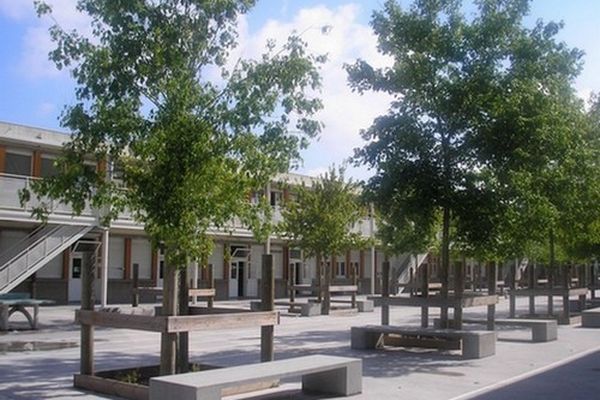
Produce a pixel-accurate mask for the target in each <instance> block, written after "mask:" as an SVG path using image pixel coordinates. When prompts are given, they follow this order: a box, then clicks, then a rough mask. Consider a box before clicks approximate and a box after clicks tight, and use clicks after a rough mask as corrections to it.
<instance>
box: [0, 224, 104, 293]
mask: <svg viewBox="0 0 600 400" xmlns="http://www.w3.org/2000/svg"><path fill="white" fill-rule="evenodd" d="M91 229H93V227H92V226H76V225H59V226H53V227H52V229H49V231H47V232H46V231H45V230H41V231H40V232H44V233H45V235H44V236H43V237H41V238H39V240H36V241H34V242H33V243H31V244H29V245H27V246H25V247H24V248H19V249H18V250H19V251H18V253H17V255H16V256H15V257H12V258H11V259H10V260H9V261H8V262H6V263H5V264H3V265H1V266H0V292H5V291H10V290H11V289H12V288H14V287H15V286H16V285H18V284H19V283H20V282H22V281H23V280H25V279H26V278H27V277H28V276H30V275H31V274H32V273H34V272H35V271H36V270H37V269H39V268H41V267H42V266H43V265H45V264H46V263H45V262H44V261H49V260H50V259H51V258H53V257H55V256H56V255H58V253H60V252H61V251H62V250H64V249H65V248H66V247H68V246H70V245H71V244H72V243H74V242H75V241H77V240H79V239H80V238H81V237H83V236H84V235H85V234H86V233H88V232H89V231H90V230H91ZM26 243H27V242H23V243H22V244H23V245H25V244H26Z"/></svg>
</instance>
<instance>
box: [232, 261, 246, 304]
mask: <svg viewBox="0 0 600 400" xmlns="http://www.w3.org/2000/svg"><path fill="white" fill-rule="evenodd" d="M245 266H246V261H240V260H236V261H232V262H231V270H230V275H229V297H244V277H245V275H244V272H245V269H246V268H245Z"/></svg>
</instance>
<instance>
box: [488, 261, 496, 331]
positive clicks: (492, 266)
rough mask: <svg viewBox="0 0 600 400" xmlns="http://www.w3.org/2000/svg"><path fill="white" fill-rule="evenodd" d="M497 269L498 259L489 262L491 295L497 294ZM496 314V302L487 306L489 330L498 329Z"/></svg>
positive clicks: (489, 291)
mask: <svg viewBox="0 0 600 400" xmlns="http://www.w3.org/2000/svg"><path fill="white" fill-rule="evenodd" d="M497 270H498V265H497V263H496V261H494V262H493V263H489V270H488V272H489V273H488V294H489V295H490V296H492V295H495V294H496V284H497V280H496V271H497ZM495 314H496V305H495V304H490V305H488V306H487V330H488V331H493V330H495V329H496V323H495Z"/></svg>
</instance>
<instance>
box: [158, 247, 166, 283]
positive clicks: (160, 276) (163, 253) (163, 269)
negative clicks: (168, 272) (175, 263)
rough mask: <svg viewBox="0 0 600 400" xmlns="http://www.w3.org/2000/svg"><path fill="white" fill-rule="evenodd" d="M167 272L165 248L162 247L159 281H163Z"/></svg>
mask: <svg viewBox="0 0 600 400" xmlns="http://www.w3.org/2000/svg"><path fill="white" fill-rule="evenodd" d="M164 272H165V248H164V247H163V246H160V248H159V250H158V279H163V276H164Z"/></svg>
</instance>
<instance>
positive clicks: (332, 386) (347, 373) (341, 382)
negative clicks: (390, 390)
mask: <svg viewBox="0 0 600 400" xmlns="http://www.w3.org/2000/svg"><path fill="white" fill-rule="evenodd" d="M302 390H306V391H312V392H321V393H330V394H337V395H342V396H350V395H353V394H358V393H361V392H362V361H361V360H356V361H352V362H350V363H349V364H348V365H346V366H345V367H343V368H338V369H334V370H331V371H325V372H318V373H314V374H308V375H304V376H303V377H302Z"/></svg>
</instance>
